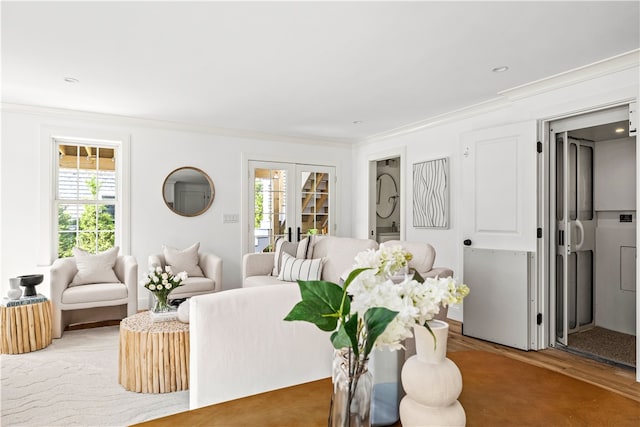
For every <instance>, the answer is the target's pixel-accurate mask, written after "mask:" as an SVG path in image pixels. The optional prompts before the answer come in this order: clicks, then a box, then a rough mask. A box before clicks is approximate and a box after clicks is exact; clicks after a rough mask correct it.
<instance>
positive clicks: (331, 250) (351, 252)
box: [313, 236, 378, 283]
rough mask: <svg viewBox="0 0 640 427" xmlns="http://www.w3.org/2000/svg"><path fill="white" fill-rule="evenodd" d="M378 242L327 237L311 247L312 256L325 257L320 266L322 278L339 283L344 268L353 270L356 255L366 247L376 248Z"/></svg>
mask: <svg viewBox="0 0 640 427" xmlns="http://www.w3.org/2000/svg"><path fill="white" fill-rule="evenodd" d="M377 248H378V243H377V242H376V241H375V240H370V239H354V238H350V237H334V236H331V237H327V238H324V239H321V240H319V241H318V242H317V243H316V245H315V247H314V248H313V258H326V261H325V263H324V266H323V268H322V279H323V280H326V281H329V282H333V283H340V276H341V275H342V274H343V273H344V272H345V271H346V270H349V269H350V270H353V264H354V259H355V257H356V255H357V254H358V253H360V252H362V251H366V250H368V249H377Z"/></svg>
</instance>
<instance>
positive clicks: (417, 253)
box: [242, 236, 453, 287]
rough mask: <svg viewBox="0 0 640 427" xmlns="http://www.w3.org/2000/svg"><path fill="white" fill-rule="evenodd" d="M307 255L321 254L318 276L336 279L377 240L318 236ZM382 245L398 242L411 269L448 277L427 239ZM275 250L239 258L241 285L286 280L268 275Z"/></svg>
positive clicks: (256, 284) (449, 270) (448, 273)
mask: <svg viewBox="0 0 640 427" xmlns="http://www.w3.org/2000/svg"><path fill="white" fill-rule="evenodd" d="M312 242H313V243H312V245H313V249H312V251H310V252H311V255H310V257H311V258H325V259H326V261H325V263H324V267H323V269H322V280H327V281H330V282H333V283H340V278H341V277H344V275H345V273H348V272H349V271H350V270H351V268H352V267H353V263H354V258H355V256H356V255H357V254H358V253H359V252H362V251H365V250H367V249H378V243H377V242H376V241H375V240H369V239H353V238H349V237H335V236H326V237H325V236H322V237H320V238H319V239H318V238H317V241H315V242H314V241H313V240H312ZM384 245H385V246H392V245H400V246H402V247H403V248H404V249H405V250H407V251H409V252H411V254H412V255H413V259H412V260H411V261H409V268H411V269H415V270H416V271H417V272H418V273H420V275H421V276H422V277H425V278H426V277H450V276H453V271H452V270H451V269H449V268H446V267H434V266H433V263H434V261H435V258H436V251H435V249H434V248H433V246H431V245H430V244H428V243H422V242H407V241H400V240H390V241H387V242H385V243H384ZM274 257H275V254H274V253H272V252H270V253H257V254H246V255H245V256H244V258H243V260H242V286H243V287H254V286H264V285H273V284H280V283H287V282H283V281H281V280H278V278H277V277H275V276H272V275H271V271H272V269H273V262H274Z"/></svg>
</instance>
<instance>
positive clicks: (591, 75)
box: [356, 49, 640, 146]
mask: <svg viewBox="0 0 640 427" xmlns="http://www.w3.org/2000/svg"><path fill="white" fill-rule="evenodd" d="M638 66H640V49H635V50H632V51H629V52H625V53H622V54H620V55H617V56H613V57H610V58H607V59H603V60H601V61H598V62H594V63H592V64H589V65H585V66H583V67H579V68H574V69H572V70H569V71H565V72H563V73H559V74H555V75H552V76H549V77H545V78H544V79H540V80H536V81H533V82H530V83H526V84H524V85H520V86H516V87H513V88H510V89H506V90H503V91H500V92H498V94H497V95H498V96H496V97H495V98H493V99H490V100H488V101H485V102H481V103H478V104H474V105H470V106H468V107H464V108H461V109H458V110H453V111H450V112H447V113H443V114H440V115H437V116H433V117H430V118H428V119H424V120H420V121H418V122H414V123H410V124H408V125H405V126H400V127H397V128H395V129H391V130H389V131H385V132H381V133H378V134H375V135H371V136H368V137H366V138H363V139H360V140H358V141H356V146H364V145H368V144H371V143H374V142H380V141H384V140H387V139H391V138H397V137H400V136H403V135H406V134H410V133H414V132H418V131H421V130H424V129H426V128H430V127H435V126H440V125H442V124H445V123H449V122H454V121H459V120H463V119H466V118H469V117H472V116H475V115H478V114H482V113H487V112H490V111H495V110H498V109H500V108H504V107H506V106H508V105H510V104H511V103H512V102H514V101H516V100H519V99H523V98H528V97H531V96H535V95H539V94H541V93H544V92H549V91H552V90H556V89H560V88H563V87H567V86H571V85H574V84H577V83H581V82H585V81H588V80H592V79H596V78H598V77H602V76H605V75H608V74H613V73H616V72H620V71H624V70H628V69H631V68H636V67H638Z"/></svg>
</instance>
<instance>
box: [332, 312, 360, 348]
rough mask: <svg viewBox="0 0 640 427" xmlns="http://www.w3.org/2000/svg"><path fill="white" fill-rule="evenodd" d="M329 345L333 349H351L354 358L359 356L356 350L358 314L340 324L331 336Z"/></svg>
mask: <svg viewBox="0 0 640 427" xmlns="http://www.w3.org/2000/svg"><path fill="white" fill-rule="evenodd" d="M331 343H332V344H333V347H334V348H345V347H347V348H349V347H350V348H352V349H353V353H354V354H355V356H356V357H358V355H359V354H360V350H359V349H358V313H355V314H353V315H352V316H351V317H350V318H349V320H347V321H346V322H345V323H341V324H340V328H338V330H337V331H336V332H334V333H333V334H332V335H331Z"/></svg>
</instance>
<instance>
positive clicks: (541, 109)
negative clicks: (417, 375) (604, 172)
mask: <svg viewBox="0 0 640 427" xmlns="http://www.w3.org/2000/svg"><path fill="white" fill-rule="evenodd" d="M583 72H584V70H583ZM583 72H581V73H580V74H578V75H577V76H576V79H574V80H572V79H570V78H569V76H567V75H564V76H562V78H561V79H552V80H550V81H549V82H547V84H546V87H545V86H544V85H543V84H541V83H536V84H535V85H533V86H532V87H531V89H530V91H529V92H528V93H526V88H525V89H522V90H518V91H514V92H512V93H506V94H505V95H504V96H503V97H501V98H498V99H496V100H495V101H494V102H493V103H488V104H486V105H483V106H478V107H477V108H476V109H475V110H474V109H470V110H467V111H461V112H458V113H456V114H452V115H451V116H448V117H440V118H438V119H437V120H433V121H432V122H428V121H425V122H424V123H422V124H421V126H422V128H421V129H420V130H416V131H413V132H409V133H405V134H401V135H398V136H390V137H387V138H386V139H383V140H379V141H369V142H367V143H362V144H360V145H359V146H358V147H357V148H356V152H355V155H354V162H355V164H354V182H353V185H354V191H353V194H354V195H355V197H354V199H353V202H352V203H353V212H354V218H353V227H354V229H353V234H354V235H355V236H356V237H366V235H367V218H368V216H367V215H368V214H367V212H366V210H365V209H362V207H364V206H368V199H367V198H368V190H367V188H368V176H369V175H368V158H369V157H370V156H371V155H372V154H373V153H376V152H379V151H383V150H389V149H402V148H404V149H406V153H407V154H406V159H405V164H406V167H405V168H404V172H403V173H404V175H405V182H406V185H405V186H404V188H403V189H402V196H403V197H404V199H405V200H406V201H407V205H406V209H405V217H404V218H401V221H402V222H403V224H405V228H404V229H405V230H406V234H405V239H406V240H409V241H425V242H429V243H431V244H432V245H433V246H434V247H435V248H436V262H435V264H436V265H437V266H447V267H450V268H452V269H453V270H454V273H455V275H456V276H457V277H459V278H462V267H463V265H462V247H463V245H462V240H463V236H462V231H461V218H462V216H463V215H464V212H461V210H460V208H459V207H460V206H461V196H462V187H461V176H462V170H461V166H460V165H461V155H462V149H461V147H460V141H461V137H462V135H463V134H465V133H467V132H470V131H473V130H479V129H485V128H490V127H494V126H500V125H505V124H510V123H516V122H521V121H526V120H532V119H533V120H548V119H551V118H558V117H562V116H566V115H571V114H577V113H580V112H583V111H585V110H588V109H592V108H594V107H599V106H604V105H609V104H613V103H619V102H622V101H628V100H632V99H634V98H638V93H639V88H638V73H639V68H638V65H637V62H636V65H635V66H633V67H631V68H626V69H623V70H622V71H612V72H610V73H603V72H602V70H601V69H598V73H594V74H593V75H591V76H587V75H586V74H583ZM536 137H537V136H536V135H532V138H536ZM533 155H535V154H533ZM440 157H449V158H450V190H451V193H450V228H449V229H447V230H436V229H420V228H415V227H413V220H412V204H411V203H412V202H411V195H412V192H413V186H412V177H411V170H412V165H413V164H414V163H417V162H422V161H425V160H431V159H436V158H440ZM462 279H463V278H462ZM471 292H473V289H472V290H471ZM449 317H452V318H454V319H458V320H461V319H462V309H461V307H452V308H451V309H450V311H449Z"/></svg>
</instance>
